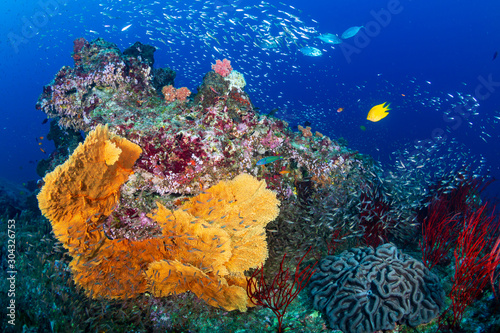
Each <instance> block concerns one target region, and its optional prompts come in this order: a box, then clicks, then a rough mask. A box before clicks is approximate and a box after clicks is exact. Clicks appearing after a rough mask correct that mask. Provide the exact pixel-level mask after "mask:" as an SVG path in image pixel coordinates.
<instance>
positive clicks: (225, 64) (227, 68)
mask: <svg viewBox="0 0 500 333" xmlns="http://www.w3.org/2000/svg"><path fill="white" fill-rule="evenodd" d="M212 69H213V70H214V71H215V73H217V74H219V75H220V76H222V77H226V76H228V75H229V73H231V71H232V70H233V68H232V67H231V61H229V60H227V59H224V60H222V61H220V60H215V64H212Z"/></svg>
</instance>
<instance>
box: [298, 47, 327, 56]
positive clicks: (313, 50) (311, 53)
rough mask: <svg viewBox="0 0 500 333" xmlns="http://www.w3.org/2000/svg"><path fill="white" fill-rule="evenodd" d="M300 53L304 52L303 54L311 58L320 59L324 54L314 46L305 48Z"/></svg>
mask: <svg viewBox="0 0 500 333" xmlns="http://www.w3.org/2000/svg"><path fill="white" fill-rule="evenodd" d="M299 51H300V52H302V54H304V55H306V56H309V57H319V56H320V55H322V54H323V52H321V50H320V49H317V48H315V47H312V46H306V47H303V48H301V49H300V50H299Z"/></svg>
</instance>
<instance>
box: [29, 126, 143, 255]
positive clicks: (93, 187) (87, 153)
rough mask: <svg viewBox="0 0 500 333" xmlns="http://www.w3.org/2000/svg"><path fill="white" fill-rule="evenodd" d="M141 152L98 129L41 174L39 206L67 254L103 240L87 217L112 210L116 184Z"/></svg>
mask: <svg viewBox="0 0 500 333" xmlns="http://www.w3.org/2000/svg"><path fill="white" fill-rule="evenodd" d="M141 152H142V150H141V148H140V147H139V146H138V145H136V144H134V143H132V142H130V141H128V140H126V139H124V138H121V137H119V136H115V135H113V134H112V133H110V132H109V130H108V127H107V126H101V125H99V126H97V127H96V128H95V130H93V131H91V132H90V133H89V135H88V136H87V138H86V139H85V142H84V143H83V144H80V145H79V146H78V147H77V148H76V149H75V151H74V152H73V154H72V155H71V156H70V157H69V159H68V160H67V161H66V162H65V163H64V164H62V165H60V166H58V167H57V168H56V169H55V170H54V171H52V172H51V173H49V174H47V175H46V176H45V178H44V182H45V184H44V186H43V188H42V190H41V191H40V193H39V194H38V196H37V198H38V203H39V207H40V210H41V211H42V214H43V215H45V216H46V217H47V218H48V219H49V220H50V221H51V222H52V228H53V230H54V234H55V236H56V237H57V239H58V240H59V241H61V242H62V243H63V245H64V247H65V248H67V249H68V250H69V251H70V254H71V255H74V254H75V253H78V252H82V250H85V249H86V248H88V247H89V246H91V245H92V244H96V243H98V242H99V241H100V240H101V239H102V238H103V237H105V236H104V235H103V232H102V230H98V226H97V225H94V223H95V222H94V219H92V218H93V217H94V216H96V215H97V216H99V215H103V216H107V215H109V214H110V213H111V212H112V211H113V209H114V207H115V204H116V202H117V201H118V198H119V189H120V186H121V185H122V184H123V183H124V182H125V181H126V180H127V179H128V177H129V175H130V174H131V173H132V166H133V165H134V163H135V161H136V160H137V159H138V158H139V155H140V154H141Z"/></svg>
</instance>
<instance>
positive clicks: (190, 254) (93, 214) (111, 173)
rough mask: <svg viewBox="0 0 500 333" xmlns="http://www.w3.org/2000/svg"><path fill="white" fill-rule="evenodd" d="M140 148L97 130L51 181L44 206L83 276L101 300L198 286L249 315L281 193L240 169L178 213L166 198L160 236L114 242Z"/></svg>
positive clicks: (203, 294) (80, 281) (215, 301)
mask: <svg viewBox="0 0 500 333" xmlns="http://www.w3.org/2000/svg"><path fill="white" fill-rule="evenodd" d="M140 153H141V149H140V147H139V146H137V145H135V144H133V143H131V142H129V141H127V140H126V139H124V138H121V137H118V136H115V135H113V134H111V133H110V132H109V130H108V127H107V126H98V127H96V129H95V130H93V131H91V132H90V133H89V134H88V136H87V139H86V140H85V142H84V143H83V144H81V145H80V146H79V147H78V148H77V149H76V150H75V152H74V153H73V154H72V155H71V156H70V158H69V159H68V161H67V162H65V163H64V164H63V165H61V166H59V167H57V168H56V169H55V170H54V171H53V172H52V173H50V174H48V175H47V176H46V177H45V179H44V180H45V185H44V186H43V188H42V190H41V192H40V194H39V195H38V200H39V206H40V209H41V210H42V213H43V214H44V215H45V216H46V217H47V218H49V219H50V221H51V223H52V227H53V230H54V234H55V235H56V237H57V238H58V240H60V241H61V242H62V243H63V244H64V246H65V247H66V248H67V249H68V250H69V253H70V255H71V256H73V259H72V261H71V263H70V268H71V270H72V272H73V277H74V280H75V282H76V283H77V285H79V286H81V287H83V288H84V289H85V291H86V293H87V295H89V296H90V297H94V298H95V297H105V298H114V299H123V298H129V297H135V296H137V295H139V294H141V293H144V292H146V291H150V292H152V293H153V295H155V296H167V295H170V294H178V293H182V292H185V291H188V290H190V291H192V292H193V293H195V294H196V295H198V297H200V298H202V299H204V300H205V301H206V302H207V303H208V304H210V305H213V306H220V307H223V308H224V309H226V310H229V311H230V310H235V309H238V310H240V311H245V310H246V308H247V306H252V304H251V302H250V301H249V299H248V296H247V294H246V278H245V275H244V271H245V270H247V269H249V268H252V267H257V266H258V265H261V264H263V262H264V261H265V260H266V258H267V255H268V253H267V243H266V238H265V232H264V228H265V226H266V225H267V223H269V222H270V221H272V220H273V219H274V218H276V216H277V215H278V213H279V209H278V205H279V201H278V200H277V199H276V194H275V193H274V192H272V191H269V190H267V189H266V183H265V181H258V180H257V179H256V178H254V177H252V176H250V175H247V174H242V175H239V176H237V177H236V178H234V179H233V180H231V181H223V182H220V183H219V184H217V185H215V186H213V187H211V188H210V189H208V190H207V191H206V192H204V193H202V194H200V195H198V196H196V197H194V198H191V199H190V200H189V201H188V202H186V203H185V204H183V205H182V206H181V207H180V209H178V210H175V211H171V210H169V209H167V208H165V207H164V206H163V205H161V204H160V203H158V204H157V205H158V208H157V209H156V210H155V211H154V212H153V214H150V215H149V217H151V218H153V219H154V220H155V221H156V222H157V223H158V224H159V226H160V227H161V229H162V235H161V236H160V237H157V238H151V239H145V240H141V241H133V240H128V239H109V238H108V237H107V236H106V234H105V232H104V230H103V229H104V228H103V226H104V221H105V220H106V218H107V217H108V216H109V214H111V212H112V211H113V209H114V207H115V205H116V203H117V202H118V200H119V188H120V186H121V185H122V184H123V183H124V182H125V181H126V180H127V178H128V176H129V175H130V174H131V173H132V167H133V165H134V162H135V161H136V160H137V158H138V157H139V155H140Z"/></svg>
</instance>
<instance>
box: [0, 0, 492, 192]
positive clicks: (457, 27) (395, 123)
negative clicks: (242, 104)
mask: <svg viewBox="0 0 500 333" xmlns="http://www.w3.org/2000/svg"><path fill="white" fill-rule="evenodd" d="M254 4H261V5H262V7H259V8H260V9H259V8H255V7H254V8H253V9H251V8H250V7H249V6H252V5H254ZM270 4H272V5H273V6H270V5H268V4H267V3H265V2H256V1H227V0H216V1H212V2H201V1H183V2H181V1H169V2H166V3H164V4H160V3H159V2H158V3H155V2H154V1H153V2H143V1H120V2H117V1H101V2H98V1H93V0H87V1H85V2H81V1H76V0H67V1H62V0H61V1H58V2H56V1H55V0H54V1H46V2H44V1H28V0H24V1H13V0H7V1H3V2H2V3H1V4H0V13H1V14H0V15H1V18H2V19H1V20H0V38H1V39H0V43H1V47H0V59H1V61H0V73H1V78H2V80H1V82H0V85H1V86H0V91H1V94H0V96H1V101H0V125H1V127H0V149H1V151H2V156H3V158H2V164H1V166H0V176H1V177H4V178H8V179H10V180H13V181H16V182H25V181H27V180H32V179H38V178H39V177H38V176H37V175H36V172H35V167H36V161H37V160H39V159H41V158H44V157H46V156H47V155H46V154H44V153H43V152H42V151H41V150H40V148H42V149H44V150H45V151H46V153H47V154H49V153H50V152H51V151H52V150H53V146H52V143H51V142H48V141H46V140H42V142H43V144H42V146H39V145H38V143H37V142H36V139H35V138H36V137H40V136H44V137H45V136H46V134H47V132H48V128H49V127H48V123H47V124H45V125H42V121H43V120H44V119H45V114H44V113H42V112H41V111H38V110H36V109H35V104H36V101H37V98H38V96H39V94H40V93H41V92H42V88H43V85H45V84H47V83H49V82H50V80H51V79H52V78H53V77H54V75H55V74H56V73H57V71H58V70H59V69H60V68H61V67H62V66H64V65H69V66H72V65H73V61H72V58H71V52H72V48H73V40H74V39H76V38H78V37H85V38H87V39H88V40H91V39H94V38H97V37H103V38H105V39H106V40H108V41H111V42H113V43H116V44H117V45H118V46H119V47H120V48H121V49H122V50H123V49H124V48H126V47H128V46H130V45H131V44H133V43H134V42H135V41H140V42H142V43H146V44H152V45H154V46H156V47H158V50H157V51H156V53H155V59H156V62H155V66H158V67H164V66H168V67H171V68H173V69H174V70H176V71H177V78H176V85H177V86H178V87H180V86H187V87H188V88H189V89H191V90H192V91H195V90H196V86H197V85H198V84H200V83H201V82H202V78H203V75H204V74H205V73H206V72H208V71H210V64H211V63H213V62H214V60H215V59H222V58H228V59H230V60H231V61H232V65H233V68H234V69H236V70H238V71H239V72H241V73H243V74H244V75H245V78H246V81H247V88H246V90H247V92H249V94H250V96H251V98H252V101H253V102H254V104H255V105H256V106H257V107H259V108H260V110H261V112H262V113H267V112H268V111H270V110H272V109H273V108H275V107H277V108H279V110H280V111H279V112H278V115H279V116H281V117H283V118H285V119H286V120H287V121H289V122H290V124H291V125H292V126H296V125H297V124H300V123H303V122H305V121H309V122H310V123H311V124H312V125H311V126H312V129H313V131H314V130H318V131H320V132H322V133H324V134H326V135H329V136H331V137H332V138H339V137H343V138H345V139H346V140H347V141H348V142H349V146H350V147H351V148H353V149H356V150H359V151H360V152H362V153H367V154H371V155H372V156H374V157H375V158H376V159H378V160H380V161H382V162H383V163H387V164H389V165H390V164H391V163H394V161H393V160H391V159H390V158H391V156H393V155H392V154H391V153H392V152H394V151H396V150H403V149H405V148H406V149H410V150H411V148H408V147H411V145H412V144H414V143H415V142H416V141H418V140H430V139H432V135H433V134H432V133H435V131H436V130H439V129H443V130H445V131H446V130H447V132H446V135H447V137H446V139H445V140H442V141H443V142H444V143H443V144H442V145H441V148H442V149H444V150H446V149H449V150H457V151H458V150H460V151H464V152H465V151H467V150H469V152H467V156H468V157H469V158H473V159H476V160H478V159H479V158H480V156H484V157H485V158H486V165H487V166H488V168H489V169H490V170H491V174H492V175H493V176H495V177H496V178H497V179H500V155H499V150H498V146H499V144H500V138H499V133H500V131H499V126H500V125H499V122H500V120H499V119H500V57H499V58H498V59H495V60H493V57H494V54H495V52H497V51H498V52H500V3H497V2H493V1H465V0H453V1H451V0H442V1H439V2H434V1H433V2H431V1H408V0H406V1H405V0H401V1H400V2H397V1H386V0H383V1H378V0H357V1H354V0H344V1H326V0H324V1H318V0H317V1H304V0H295V1H286V0H283V1H281V3H279V2H271V3H270ZM290 6H292V7H290ZM245 8H246V9H245ZM259 10H260V12H259ZM245 12H246V13H251V15H253V16H255V17H256V19H255V20H252V21H250V22H251V23H252V24H253V25H254V26H261V27H263V31H264V30H266V29H267V32H266V33H269V34H274V35H275V36H277V35H278V33H279V32H280V31H281V32H282V31H283V28H282V27H283V26H285V27H286V29H287V30H288V31H291V32H292V33H293V34H294V36H295V37H296V40H294V43H290V44H288V45H287V46H283V47H281V46H280V47H278V49H263V48H262V47H259V45H258V43H255V40H256V39H255V38H254V37H255V36H254V35H252V34H255V32H254V30H252V29H250V28H249V27H248V26H245V25H244V24H241V25H240V24H233V23H231V22H230V21H229V20H230V19H232V18H236V19H238V20H241V18H242V17H243V16H242V15H244V14H245ZM164 13H168V15H170V19H168V20H167V16H165V15H163V14H164ZM172 13H178V14H177V16H176V17H175V18H172V17H171V16H172ZM200 13H206V15H200ZM270 13H271V14H273V15H274V16H269V14H270ZM288 14H290V15H293V16H294V17H295V18H298V19H299V21H296V20H295V19H294V18H292V17H291V16H289V15H288ZM286 17H288V18H289V22H288V21H282V20H280V19H279V18H286ZM377 18H378V20H377ZM202 20H203V21H204V22H200V21H202ZM264 20H266V21H268V22H270V23H271V24H270V25H267V23H266V22H264ZM247 21H248V20H247ZM240 22H246V21H245V20H243V21H240ZM280 22H281V23H282V25H280ZM129 24H132V26H130V27H129V28H128V29H126V30H124V31H122V29H123V28H124V27H126V26H127V25H129ZM360 25H364V26H365V27H367V29H362V30H361V33H360V34H362V35H358V36H356V37H354V38H352V39H349V40H346V41H345V46H344V47H342V46H339V45H337V46H335V48H333V47H332V45H331V44H326V43H323V42H321V41H320V40H319V39H317V38H314V37H312V38H311V36H317V35H319V34H321V33H334V34H341V33H342V32H343V31H344V30H345V29H347V28H348V27H351V26H360ZM190 26H191V27H190ZM305 26H307V27H313V28H314V29H315V32H309V33H308V36H309V38H306V36H305V35H304V36H302V35H300V34H298V33H297V32H301V31H303V30H301V27H305ZM171 28H174V29H175V31H176V32H173V31H172V30H169V29H171ZM162 29H163V30H162ZM207 32H208V34H207ZM245 34H248V35H245ZM231 36H233V37H234V39H233V38H231ZM241 36H242V37H241ZM363 36H364V39H363V38H361V37H363ZM240 37H241V38H240ZM158 38H161V39H162V41H163V42H160V41H159V40H158ZM239 38H240V39H239ZM289 38H290V37H289ZM307 45H309V46H315V47H318V48H320V49H321V50H322V51H323V55H322V56H320V57H307V56H305V55H303V54H302V53H300V52H299V51H298V50H299V48H300V47H301V46H307ZM346 47H348V49H346ZM427 81H428V82H430V83H428V82H427ZM488 82H489V84H488ZM497 82H498V83H497ZM448 94H450V95H451V96H452V97H449V95H448ZM459 96H462V98H463V99H462V102H463V101H464V100H467V101H468V102H467V103H465V105H466V107H465V108H464V110H465V112H471V115H470V116H465V117H467V118H463V117H464V116H463V115H462V116H460V115H458V114H457V113H453V112H452V115H453V114H454V118H450V117H444V114H445V112H446V111H447V110H448V109H449V108H451V107H452V105H453V103H458V102H460V101H461V99H460V97H459ZM472 98H476V99H477V102H478V103H479V106H476V107H473V104H474V103H473V102H470V101H471V100H472ZM383 102H390V103H391V107H392V108H393V110H392V111H391V112H390V114H389V116H388V117H386V118H385V119H383V120H381V121H380V122H376V123H371V122H369V121H367V120H366V115H367V113H368V110H369V109H370V108H371V107H372V106H373V105H376V104H380V103H383ZM463 103H464V102H463ZM340 107H342V108H344V111H343V112H341V113H338V112H336V110H337V109H338V108H340ZM472 109H473V110H472ZM466 114H468V113H466ZM495 116H497V117H499V118H498V119H497V118H495ZM462 118H463V119H462ZM360 126H365V127H366V130H365V131H363V130H362V129H361V128H360ZM485 133H486V134H485ZM452 139H455V140H456V141H457V142H458V144H455V143H454V144H452V141H453V140H452ZM431 158H435V157H434V156H431ZM455 162H456V160H454V159H451V160H450V161H449V163H450V164H453V163H455ZM497 188H498V184H497ZM492 194H493V195H497V190H496V189H495V187H492Z"/></svg>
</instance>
